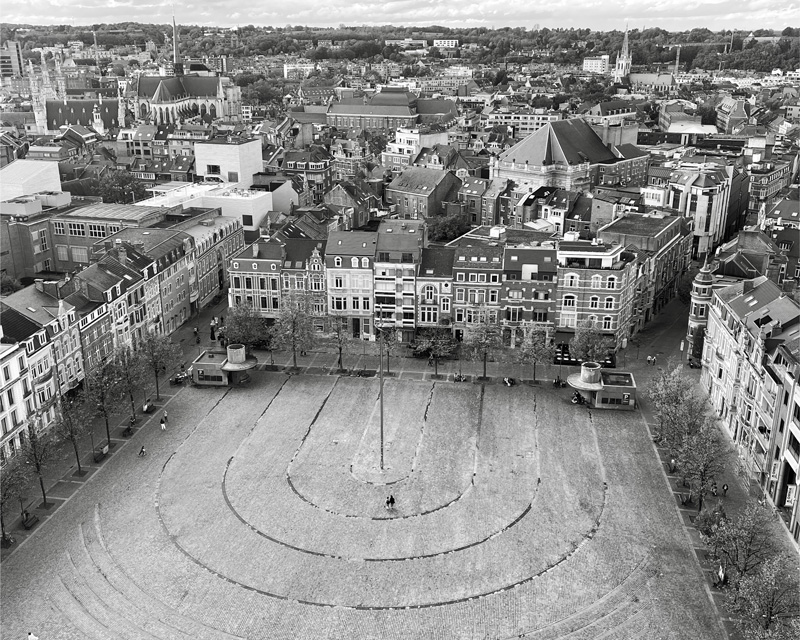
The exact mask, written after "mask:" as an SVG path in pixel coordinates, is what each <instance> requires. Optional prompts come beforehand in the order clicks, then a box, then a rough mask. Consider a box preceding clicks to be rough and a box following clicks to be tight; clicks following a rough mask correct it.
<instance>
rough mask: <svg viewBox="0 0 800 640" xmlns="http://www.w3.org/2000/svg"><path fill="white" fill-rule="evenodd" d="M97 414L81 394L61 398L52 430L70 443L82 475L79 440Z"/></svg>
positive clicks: (89, 427)
mask: <svg viewBox="0 0 800 640" xmlns="http://www.w3.org/2000/svg"><path fill="white" fill-rule="evenodd" d="M96 415H97V412H96V411H95V410H94V409H93V408H92V406H91V405H90V404H89V402H88V400H87V398H86V395H85V394H84V393H83V392H80V393H78V394H77V395H75V396H72V397H68V396H61V400H60V401H59V405H58V413H57V414H56V420H55V423H54V424H53V429H54V431H55V433H56V435H58V437H59V438H61V439H63V440H65V441H69V442H70V443H72V448H73V450H74V451H75V460H76V461H77V463H78V473H79V474H82V473H83V469H82V468H81V454H80V450H79V445H80V441H81V438H82V437H83V436H84V435H85V434H86V433H87V432H88V431H89V429H91V427H92V420H94V418H95V416H96Z"/></svg>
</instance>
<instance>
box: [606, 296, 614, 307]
mask: <svg viewBox="0 0 800 640" xmlns="http://www.w3.org/2000/svg"><path fill="white" fill-rule="evenodd" d="M605 308H606V309H613V308H614V298H606V304H605Z"/></svg>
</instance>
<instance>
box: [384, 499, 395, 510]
mask: <svg viewBox="0 0 800 640" xmlns="http://www.w3.org/2000/svg"><path fill="white" fill-rule="evenodd" d="M392 509H394V496H393V495H389V497H388V498H386V510H387V511H391V510H392Z"/></svg>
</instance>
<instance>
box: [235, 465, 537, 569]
mask: <svg viewBox="0 0 800 640" xmlns="http://www.w3.org/2000/svg"><path fill="white" fill-rule="evenodd" d="M231 462H233V456H231V458H230V459H229V460H228V463H227V464H226V465H225V472H224V473H223V476H222V497H223V498H224V499H225V504H227V505H228V509H230V511H231V513H233V515H235V516H236V517H237V519H238V520H239V521H240V522H241V523H242V524H243V525H245V526H246V527H247V528H248V529H250V530H251V531H253V532H254V533H256V534H258V535H259V536H261V537H262V538H265V539H266V540H269V541H270V542H274V543H275V544H277V545H280V546H282V547H286V548H287V549H291V550H292V551H298V552H300V553H307V554H309V555H312V556H319V557H322V558H330V559H332V560H343V561H344V562H401V561H404V560H422V559H425V558H436V557H438V556H446V555H448V554H450V553H456V552H458V551H464V550H466V549H470V548H472V547H477V546H478V545H481V544H483V543H485V542H487V541H489V540H492V539H493V538H496V537H497V536H499V535H500V534H502V533H505V532H506V531H508V530H509V529H511V528H512V527H514V526H516V525H517V524H518V523H519V522H521V521H522V519H523V518H524V517H525V516H527V515H528V513H530V510H531V509H532V508H533V503H534V502H535V501H536V496H537V495H538V493H539V485H541V484H542V479H541V478H537V480H536V488H535V489H534V491H533V497H532V498H531V501H530V502H529V503H528V505H527V506H526V507H525V509H524V510H523V511H522V513H520V514H519V515H518V516H517V517H516V518H514V520H512V521H511V522H510V523H509V524H507V525H506V526H504V527H502V528H501V529H498V530H497V531H494V532H493V533H491V534H489V535H488V536H486V537H485V538H483V539H481V540H476V541H475V542H470V543H469V544H465V545H462V546H460V547H452V548H450V549H446V550H444V551H437V552H436V553H425V554H420V555H417V556H404V557H402V558H353V557H348V556H341V555H337V554H333V553H324V552H322V551H313V550H312V549H307V548H305V547H298V546H297V545H293V544H290V543H288V542H285V541H283V540H280V539H279V538H276V537H274V536H271V535H270V534H268V533H266V532H264V531H261V529H259V528H257V527H256V526H255V525H253V524H252V523H250V522H248V521H247V520H246V519H245V518H244V517H243V516H242V515H241V514H240V513H239V512H238V511H237V510H236V508H235V507H234V506H233V505H232V504H231V501H230V499H229V498H228V489H227V485H226V483H227V478H228V469H229V468H230V465H231ZM369 519H370V520H384V518H369ZM395 519H396V520H399V519H400V518H395Z"/></svg>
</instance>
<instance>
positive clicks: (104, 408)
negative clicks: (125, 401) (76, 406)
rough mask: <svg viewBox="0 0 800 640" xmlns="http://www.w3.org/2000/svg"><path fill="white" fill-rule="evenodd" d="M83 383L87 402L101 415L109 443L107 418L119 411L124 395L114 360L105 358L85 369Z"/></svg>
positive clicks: (109, 431) (109, 434) (109, 429)
mask: <svg viewBox="0 0 800 640" xmlns="http://www.w3.org/2000/svg"><path fill="white" fill-rule="evenodd" d="M85 384H86V393H87V398H88V402H89V403H90V404H91V405H93V406H94V407H95V409H96V410H97V414H98V415H100V416H102V417H103V421H104V423H105V425H106V438H107V439H108V443H109V444H111V427H110V425H109V420H110V418H111V417H112V416H113V415H115V414H116V413H117V412H118V411H119V409H120V406H119V403H120V401H121V400H122V398H123V397H124V396H123V395H122V393H121V392H120V387H119V384H118V380H117V367H116V366H115V364H114V361H113V360H112V359H108V360H105V361H104V362H102V363H100V364H99V365H97V366H96V367H94V368H93V369H92V370H91V371H87V372H86V380H85Z"/></svg>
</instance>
